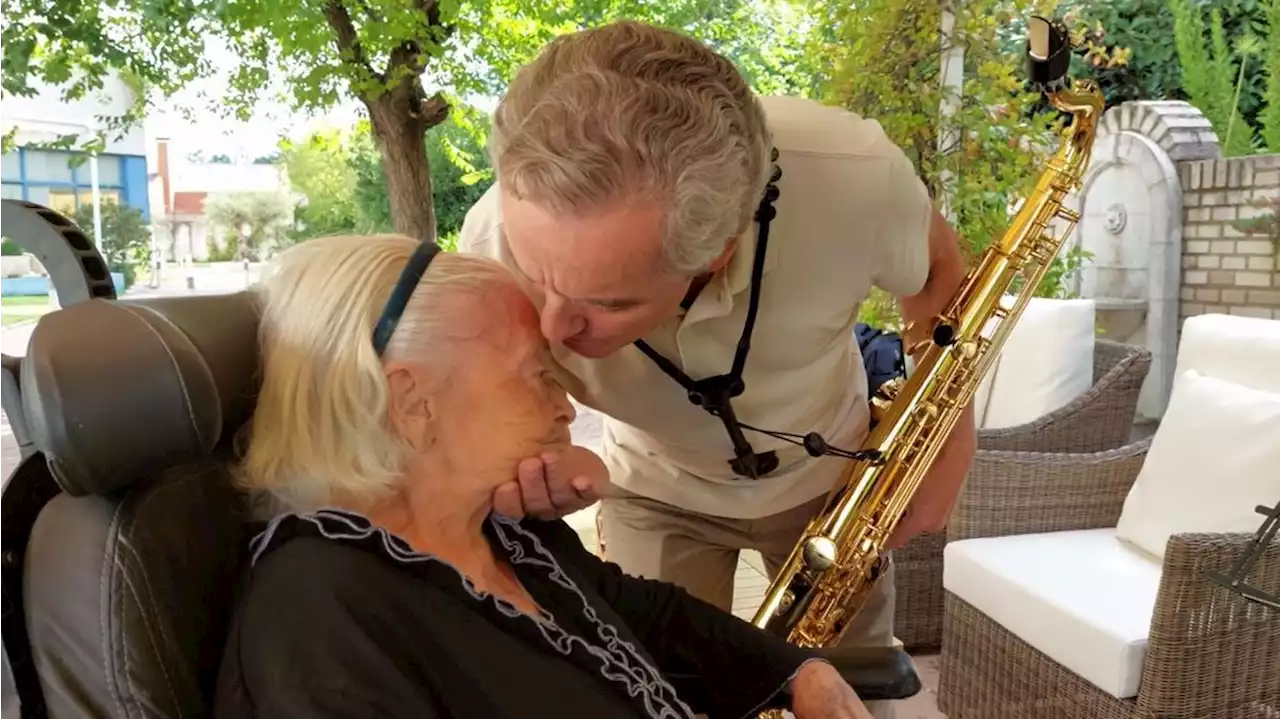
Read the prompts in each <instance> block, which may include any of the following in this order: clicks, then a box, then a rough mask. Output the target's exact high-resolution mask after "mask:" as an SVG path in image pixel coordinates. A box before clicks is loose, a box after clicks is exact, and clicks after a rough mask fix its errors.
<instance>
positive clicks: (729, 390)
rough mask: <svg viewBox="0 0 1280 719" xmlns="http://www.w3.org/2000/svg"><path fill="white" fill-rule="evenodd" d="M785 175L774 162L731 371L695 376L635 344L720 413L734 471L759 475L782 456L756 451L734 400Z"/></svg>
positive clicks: (705, 405) (691, 394)
mask: <svg viewBox="0 0 1280 719" xmlns="http://www.w3.org/2000/svg"><path fill="white" fill-rule="evenodd" d="M771 160H772V161H773V162H774V163H777V161H778V151H777V149H774V150H773V152H772V155H771ZM781 177H782V170H781V168H779V167H778V166H777V164H774V166H773V173H772V175H771V176H770V178H769V184H768V185H766V186H765V192H764V197H763V198H762V199H761V200H760V206H759V207H758V208H757V209H756V214H755V220H756V224H757V225H758V230H757V232H756V248H755V256H754V258H753V262H752V266H751V293H750V299H749V301H748V304H747V317H746V320H745V321H744V322H743V326H742V334H741V335H740V336H739V338H738V347H737V350H736V351H735V352H734V356H733V366H732V368H731V369H730V370H729V372H728V373H727V374H720V375H715V376H714V377H707V378H705V379H701V380H694V379H692V378H691V377H689V375H687V374H685V373H684V371H682V370H681V369H680V368H679V367H677V366H676V365H675V363H673V362H672V361H671V360H669V359H667V358H666V357H663V356H662V355H660V354H658V352H657V351H655V350H654V349H653V348H652V347H650V346H649V343H647V342H645V341H644V340H636V341H635V346H636V347H637V348H638V349H639V350H640V351H641V352H643V353H644V354H645V355H646V356H647V357H648V358H649V359H651V360H653V362H654V364H656V365H657V366H658V368H659V369H661V370H662V371H663V373H665V374H666V375H667V376H668V377H670V378H671V379H673V380H675V381H676V382H678V383H679V384H680V386H681V387H683V388H684V389H685V391H686V392H688V393H689V401H690V402H692V403H693V404H695V405H697V406H699V407H702V408H703V409H705V410H706V411H707V412H709V413H710V414H712V415H714V416H716V417H719V418H720V421H721V422H722V423H723V424H724V428H725V431H726V432H728V434H729V439H730V440H731V441H732V442H733V449H734V455H735V456H734V458H733V459H731V460H729V465H730V467H732V468H733V471H734V473H736V474H738V475H741V476H745V477H751V478H752V479H757V478H759V477H762V476H764V475H767V474H769V473H770V472H772V471H773V470H775V469H777V468H778V456H777V454H776V453H774V452H764V453H762V454H756V452H755V450H754V449H753V448H752V447H751V443H750V442H748V441H747V439H746V437H745V436H744V435H743V433H742V425H741V424H740V423H739V422H738V419H737V416H736V415H735V414H734V411H733V404H732V403H731V402H730V400H731V399H732V398H734V397H737V396H738V395H740V394H742V392H743V391H744V390H745V389H746V386H745V385H744V384H743V381H742V371H743V369H745V367H746V364H747V355H748V353H749V352H750V351H751V333H752V331H753V330H754V329H755V325H756V314H757V312H758V311H759V309H760V287H761V280H762V279H763V277H764V261H765V257H766V254H767V251H768V247H769V223H770V222H771V221H772V220H773V218H774V217H775V216H776V215H777V210H776V209H775V208H774V207H773V203H774V202H775V201H777V199H778V196H779V195H780V192H779V190H778V185H777V184H776V183H777V182H778V180H779V178H781Z"/></svg>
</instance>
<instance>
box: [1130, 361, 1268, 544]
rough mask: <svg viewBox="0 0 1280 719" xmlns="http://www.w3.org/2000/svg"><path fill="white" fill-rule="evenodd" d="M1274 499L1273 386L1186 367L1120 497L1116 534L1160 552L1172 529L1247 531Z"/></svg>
mask: <svg viewBox="0 0 1280 719" xmlns="http://www.w3.org/2000/svg"><path fill="white" fill-rule="evenodd" d="M1278 499H1280V393H1278V392H1264V391H1262V390H1257V389H1252V388H1249V387H1245V386H1244V385H1240V384H1236V383H1234V382H1228V381H1226V380H1222V379H1217V378H1215V377H1206V376H1204V375H1202V374H1200V373H1199V372H1196V371H1195V370H1187V371H1186V372H1183V373H1182V374H1180V375H1178V376H1177V378H1175V379H1174V383H1173V392H1172V393H1171V396H1170V398H1169V407H1168V409H1166V410H1165V413H1164V418H1163V419H1162V420H1161V422H1160V427H1159V429H1157V430H1156V434H1155V436H1154V437H1152V439H1151V449H1150V450H1149V451H1148V452H1147V458H1146V460H1145V461H1144V462H1143V464H1142V469H1141V470H1140V471H1139V472H1138V478H1137V479H1136V480H1135V481H1134V483H1133V487H1132V488H1131V489H1130V490H1129V495H1128V497H1126V498H1125V502H1124V509H1123V511H1122V513H1121V515H1120V521H1119V523H1118V524H1117V525H1116V536H1117V537H1118V538H1119V539H1122V540H1124V541H1127V542H1129V543H1131V544H1132V545H1133V546H1136V547H1138V548H1140V549H1142V550H1143V551H1146V552H1148V553H1150V554H1152V555H1155V556H1156V557H1160V558H1163V557H1164V550H1165V544H1166V543H1167V542H1168V540H1169V536H1170V535H1172V534H1180V533H1184V532H1254V531H1257V529H1258V526H1259V525H1260V524H1261V523H1262V519H1261V517H1260V516H1259V515H1258V514H1257V512H1255V511H1254V509H1255V508H1256V507H1257V506H1258V505H1265V506H1272V505H1274V504H1275V503H1276V500H1278Z"/></svg>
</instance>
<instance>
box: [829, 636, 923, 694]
mask: <svg viewBox="0 0 1280 719" xmlns="http://www.w3.org/2000/svg"><path fill="white" fill-rule="evenodd" d="M827 661H829V662H831V665H832V666H834V667H835V668H836V670H837V671H839V672H840V676H842V677H844V680H845V681H846V682H848V683H849V686H851V687H853V691H854V693H855V694H857V695H858V698H859V699H862V700H863V701H894V700H900V699H910V698H911V697H913V696H915V695H916V694H919V693H920V688H921V686H922V685H921V682H920V676H919V675H918V674H916V668H915V665H914V664H913V663H912V662H911V657H910V656H909V655H908V654H907V653H906V652H904V651H902V650H901V649H897V648H895V647H859V648H858V649H855V650H850V649H847V648H845V649H840V650H837V651H833V652H832V653H831V656H828V657H827Z"/></svg>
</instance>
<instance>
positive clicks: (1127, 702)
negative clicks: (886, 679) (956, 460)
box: [938, 439, 1280, 719]
mask: <svg viewBox="0 0 1280 719" xmlns="http://www.w3.org/2000/svg"><path fill="white" fill-rule="evenodd" d="M1149 446H1150V440H1149V439H1147V440H1143V441H1141V442H1137V443H1134V444H1130V445H1127V446H1125V447H1121V448H1119V449H1114V450H1110V451H1106V452H1100V453H1092V454H1052V455H1046V454H1036V453H1028V452H983V453H982V455H981V456H980V457H979V458H978V460H977V462H976V466H975V467H974V470H973V472H972V473H971V474H970V477H969V485H968V487H967V488H966V491H965V495H964V496H963V497H962V498H961V500H960V501H959V502H958V504H957V506H956V510H955V513H954V514H953V515H952V518H951V522H950V525H949V527H948V532H947V539H948V541H959V540H961V539H967V538H973V537H993V536H1007V535H1022V534H1035V533H1042V532H1057V531H1068V530H1079V529H1097V528H1105V527H1114V526H1116V524H1117V522H1118V520H1119V517H1120V514H1121V510H1122V508H1123V506H1124V501H1125V497H1126V496H1127V494H1128V492H1129V488H1130V486H1131V485H1132V483H1133V481H1134V480H1135V479H1136V477H1137V474H1138V471H1139V469H1140V468H1141V467H1142V463H1143V460H1144V459H1145V457H1146V453H1147V449H1148V447H1149ZM1253 539H1254V536H1253V535H1248V534H1178V535H1174V536H1173V537H1171V538H1170V540H1169V542H1168V545H1167V551H1166V556H1165V558H1164V562H1163V568H1162V571H1161V575H1160V583H1159V589H1158V594H1157V595H1156V602H1155V609H1154V614H1153V618H1152V621H1151V628H1150V633H1149V635H1148V641H1147V647H1146V653H1145V658H1144V660H1143V663H1142V669H1141V679H1140V684H1139V688H1138V693H1137V696H1136V697H1132V698H1128V699H1118V698H1116V697H1115V696H1112V695H1111V694H1110V693H1108V692H1105V691H1102V690H1101V689H1098V688H1097V687H1095V686H1094V685H1093V684H1091V683H1089V682H1087V681H1085V680H1083V679H1082V678H1080V677H1079V676H1077V675H1076V674H1074V673H1072V672H1070V671H1067V670H1066V669H1065V668H1064V667H1062V666H1061V665H1059V664H1058V663H1057V662H1055V661H1054V660H1053V659H1052V658H1050V657H1048V656H1046V655H1045V654H1042V653H1041V652H1040V651H1038V650H1036V649H1035V648H1033V647H1032V646H1030V645H1029V644H1027V643H1026V642H1024V641H1022V640H1021V639H1019V638H1018V637H1017V636H1015V635H1014V634H1012V633H1011V632H1009V631H1007V630H1006V629H1004V628H1003V627H1002V626H1001V625H999V624H997V623H996V622H994V621H992V620H991V619H990V618H988V617H987V616H986V615H985V614H983V613H982V612H980V611H978V610H976V609H975V608H974V607H973V606H971V605H970V604H968V603H966V602H965V601H963V600H961V599H960V598H958V597H957V596H955V595H954V594H951V593H950V592H947V593H946V595H945V596H946V598H945V605H946V610H945V615H944V621H943V641H942V658H941V676H940V686H939V695H938V704H939V708H940V709H941V710H942V711H943V712H944V713H945V714H946V715H947V716H948V717H950V719H1041V718H1052V719H1112V718H1125V719H1157V718H1158V719H1264V718H1270V717H1278V716H1280V668H1278V667H1280V659H1278V658H1280V611H1276V610H1273V609H1269V608H1267V607H1266V606H1264V605H1262V604H1257V603H1253V602H1250V601H1248V600H1246V599H1244V598H1242V597H1240V596H1239V595H1237V594H1235V593H1233V592H1230V591H1228V590H1226V589H1223V588H1221V587H1219V586H1218V585H1216V584H1213V583H1211V582H1209V581H1207V580H1206V579H1204V578H1203V576H1202V572H1204V571H1219V572H1221V571H1226V570H1227V569H1229V568H1230V567H1231V565H1232V564H1233V563H1234V562H1236V561H1237V560H1238V559H1239V558H1240V557H1241V556H1242V554H1243V552H1244V551H1245V550H1246V547H1247V545H1248V544H1249V543H1250V542H1251V541H1252V540H1253ZM1255 567H1256V570H1255V571H1254V573H1253V574H1252V575H1251V576H1250V577H1249V578H1248V582H1249V583H1250V584H1252V585H1255V586H1257V587H1259V588H1261V589H1263V590H1264V591H1267V592H1271V593H1274V592H1276V591H1277V590H1278V589H1280V543H1276V542H1273V543H1272V544H1271V545H1270V546H1269V547H1268V548H1267V549H1266V550H1264V552H1263V555H1262V556H1261V557H1260V558H1259V559H1258V562H1257V564H1256V565H1255Z"/></svg>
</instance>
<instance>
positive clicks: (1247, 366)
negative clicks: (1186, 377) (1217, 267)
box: [1174, 314, 1280, 392]
mask: <svg viewBox="0 0 1280 719" xmlns="http://www.w3.org/2000/svg"><path fill="white" fill-rule="evenodd" d="M1187 370H1195V371H1196V372H1198V373H1200V374H1202V375H1208V376H1209V377H1217V378H1218V379H1225V380H1227V381H1229V382H1234V383H1236V384H1242V385H1244V386H1245V387H1252V388H1253V389H1261V390H1266V391H1268V392H1280V321H1277V320H1264V319H1259V318H1256V317H1235V316H1232V315H1215V314H1208V315H1195V316H1193V317H1188V318H1187V319H1186V320H1185V321H1184V322H1183V323H1182V340H1181V342H1180V344H1179V345H1178V364H1177V368H1176V369H1175V370H1174V377H1178V376H1180V375H1181V374H1182V373H1183V372H1186V371H1187Z"/></svg>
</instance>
